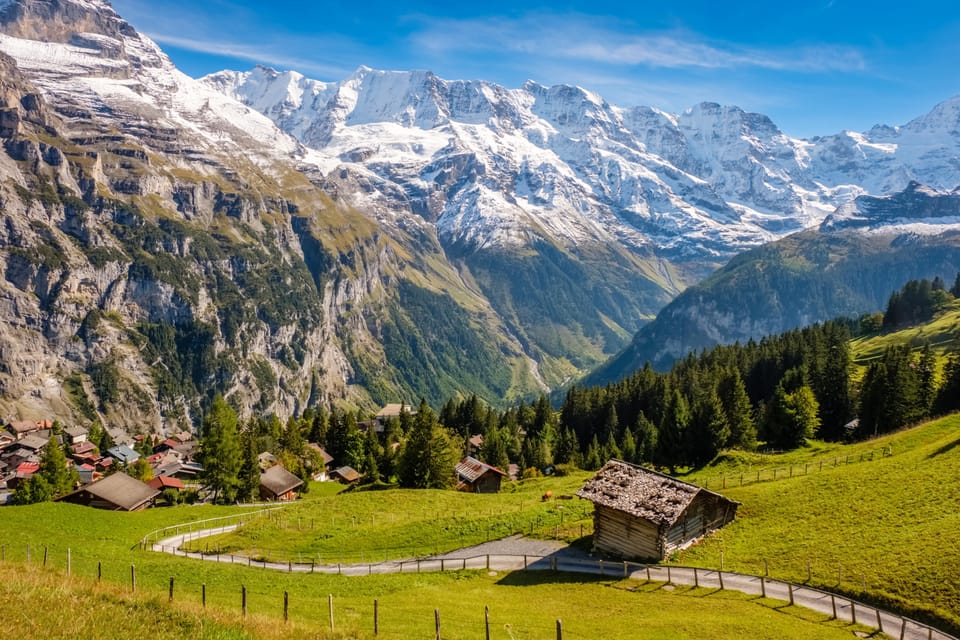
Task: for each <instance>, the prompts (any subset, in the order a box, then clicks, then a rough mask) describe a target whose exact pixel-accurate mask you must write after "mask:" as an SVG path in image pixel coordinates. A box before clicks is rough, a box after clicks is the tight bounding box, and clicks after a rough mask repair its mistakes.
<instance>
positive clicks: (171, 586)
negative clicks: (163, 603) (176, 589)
mask: <svg viewBox="0 0 960 640" xmlns="http://www.w3.org/2000/svg"><path fill="white" fill-rule="evenodd" d="M167 599H168V600H169V601H170V602H173V576H170V594H169V596H168V598H167Z"/></svg>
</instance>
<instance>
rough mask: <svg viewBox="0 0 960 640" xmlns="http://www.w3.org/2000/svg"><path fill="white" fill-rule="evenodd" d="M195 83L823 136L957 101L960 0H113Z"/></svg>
mask: <svg viewBox="0 0 960 640" xmlns="http://www.w3.org/2000/svg"><path fill="white" fill-rule="evenodd" d="M113 5H114V7H115V8H116V10H117V11H118V12H119V13H120V14H121V15H122V16H123V17H125V18H126V19H127V20H129V21H130V22H132V23H133V24H134V26H135V27H137V28H138V29H139V30H140V31H143V32H144V33H146V34H148V35H149V36H150V37H152V38H153V39H154V40H156V41H157V42H158V43H159V44H160V45H161V46H162V47H163V48H164V50H165V51H166V52H167V53H168V54H169V55H170V57H171V58H172V59H173V61H174V63H175V64H176V65H177V66H179V67H180V68H181V69H182V70H183V71H184V72H186V73H188V74H189V75H192V76H201V75H204V74H206V73H211V72H213V71H218V70H220V69H225V68H230V69H238V70H244V69H248V68H250V67H252V66H253V65H254V64H256V63H261V64H265V65H268V66H272V67H274V68H278V69H296V70H297V71H300V72H301V73H304V74H305V75H307V76H309V77H312V78H316V79H319V80H341V79H343V78H345V77H346V76H348V75H349V74H350V73H351V72H352V71H353V70H354V69H356V68H357V67H358V66H360V65H367V66H370V67H373V68H377V69H429V70H431V71H433V72H435V73H436V74H437V75H439V76H441V77H443V78H447V79H484V80H489V81H493V82H497V83H500V84H503V85H505V86H507V87H518V86H520V85H521V84H523V82H524V81H526V80H528V79H532V80H536V81H537V82H540V83H542V84H547V85H552V84H559V83H566V84H577V85H580V86H583V87H586V88H587V89H590V90H593V91H596V92H597V93H599V94H601V95H602V96H603V97H605V98H606V99H607V100H608V101H610V102H612V103H614V104H618V105H621V106H632V105H638V104H646V105H651V106H655V107H659V108H661V109H665V110H667V111H671V112H679V111H682V110H684V109H686V108H687V107H689V106H691V105H693V104H695V103H698V102H701V101H712V102H719V103H722V104H735V105H739V106H741V107H743V108H744V109H747V110H749V111H758V112H761V113H765V114H767V115H769V116H771V118H773V120H774V122H776V123H777V124H778V125H779V126H780V128H781V129H783V130H784V131H785V132H786V133H788V134H790V135H794V136H805V137H809V136H813V135H824V134H830V133H835V132H837V131H840V130H842V129H853V130H858V131H860V130H866V129H868V128H870V127H871V126H872V125H874V124H877V123H884V124H894V125H898V124H904V123H906V122H907V121H909V120H910V119H912V118H914V117H916V116H919V115H922V114H923V113H926V112H927V111H929V110H930V109H931V108H932V107H933V106H934V105H935V104H936V103H938V102H940V101H942V100H945V99H947V98H950V97H952V96H954V95H958V94H960V7H958V6H957V5H956V4H955V2H950V1H934V0H911V1H910V2H902V1H901V2H892V1H890V0H875V1H873V2H870V1H868V0H858V1H856V2H852V1H845V0H810V1H807V0H794V1H793V2H790V1H787V2H783V1H778V0H740V1H735V0H727V1H725V2H724V1H717V0H712V1H710V0H682V1H681V2H670V1H668V0H663V1H662V2H659V3H656V4H653V3H647V2H645V1H644V0H639V1H635V2H632V3H621V2H611V1H609V0H592V1H590V2H584V1H581V0H566V1H564V0H557V1H555V2H549V3H537V2H533V3H518V2H503V1H501V0H487V1H485V2H471V3H460V2H450V1H447V2H443V3H433V2H400V1H397V2H381V1H380V0H367V1H365V2H358V3H352V2H344V1H343V0H341V1H339V2H329V1H328V2H317V3H305V2H301V1H292V0H271V1H269V2H255V1H253V0H207V1H203V0H162V1H158V0H113Z"/></svg>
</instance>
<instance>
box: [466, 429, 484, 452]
mask: <svg viewBox="0 0 960 640" xmlns="http://www.w3.org/2000/svg"><path fill="white" fill-rule="evenodd" d="M481 449H483V434H480V433H477V434H474V435H472V436H470V437H469V438H467V453H468V454H469V455H471V456H475V455H477V454H479V453H480V450H481Z"/></svg>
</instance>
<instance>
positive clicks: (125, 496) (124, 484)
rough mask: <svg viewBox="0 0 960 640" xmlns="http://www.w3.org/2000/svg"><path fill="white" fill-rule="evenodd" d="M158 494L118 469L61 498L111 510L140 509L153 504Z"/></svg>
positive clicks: (64, 500) (65, 500)
mask: <svg viewBox="0 0 960 640" xmlns="http://www.w3.org/2000/svg"><path fill="white" fill-rule="evenodd" d="M158 495H160V492H159V491H157V490H156V489H154V488H153V487H151V486H148V485H147V484H145V483H143V482H140V481H139V480H137V479H136V478H131V477H130V476H128V475H127V474H125V473H122V472H119V471H118V472H117V473H115V474H113V475H110V476H107V477H105V478H103V479H102V480H97V481H96V482H94V483H93V484H88V485H86V486H85V487H82V488H80V489H77V490H76V491H74V492H73V493H68V494H67V495H65V496H63V497H62V498H59V500H62V501H63V502H72V503H74V504H82V505H86V506H88V507H94V508H96V509H107V510H110V511H139V510H141V509H146V508H147V507H149V506H150V505H151V504H153V501H154V500H155V499H156V497H157V496H158Z"/></svg>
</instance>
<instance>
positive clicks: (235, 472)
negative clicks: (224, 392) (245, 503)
mask: <svg viewBox="0 0 960 640" xmlns="http://www.w3.org/2000/svg"><path fill="white" fill-rule="evenodd" d="M200 459H201V462H202V464H203V477H204V480H205V481H206V483H207V485H208V486H209V488H210V489H211V490H212V491H213V500H214V502H222V503H230V502H233V501H234V500H235V499H236V497H237V489H238V487H239V485H240V480H239V475H240V465H241V452H240V436H239V433H238V432H237V413H236V412H235V411H234V410H233V408H232V407H231V406H230V405H228V404H227V403H226V401H225V400H224V399H223V396H221V395H220V394H217V396H216V397H215V398H214V399H213V403H212V404H211V405H210V410H209V411H208V412H207V414H206V415H205V416H204V417H203V423H202V430H201V438H200Z"/></svg>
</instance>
